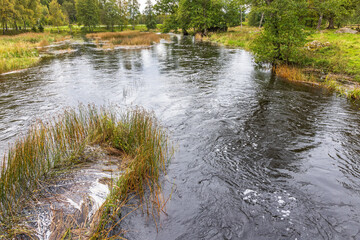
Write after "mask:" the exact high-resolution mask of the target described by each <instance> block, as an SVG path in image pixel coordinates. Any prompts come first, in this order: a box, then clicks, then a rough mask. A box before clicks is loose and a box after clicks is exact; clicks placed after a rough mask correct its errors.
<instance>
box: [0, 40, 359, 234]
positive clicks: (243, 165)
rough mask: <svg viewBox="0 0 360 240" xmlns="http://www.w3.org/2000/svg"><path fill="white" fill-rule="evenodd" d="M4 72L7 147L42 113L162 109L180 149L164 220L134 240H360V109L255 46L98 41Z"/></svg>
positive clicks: (144, 223)
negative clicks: (259, 65) (107, 45)
mask: <svg viewBox="0 0 360 240" xmlns="http://www.w3.org/2000/svg"><path fill="white" fill-rule="evenodd" d="M76 47H77V48H78V49H79V51H77V52H75V53H72V54H68V55H64V56H59V57H56V58H53V59H48V60H45V61H43V63H42V64H41V65H40V66H38V67H35V68H33V69H30V70H28V71H26V72H23V73H16V74H12V75H6V76H0V107H1V111H0V149H1V150H0V152H1V153H4V152H5V149H6V147H7V144H8V143H9V142H12V141H14V139H15V138H16V137H18V136H19V135H20V134H22V133H23V132H24V131H25V130H26V129H27V127H28V125H29V124H30V123H31V122H32V121H33V120H34V119H36V118H45V117H49V116H51V115H52V114H54V113H56V112H58V111H59V110H60V109H62V108H64V107H66V106H76V105H77V104H78V102H83V103H96V104H106V103H109V102H111V103H116V104H119V105H120V106H124V107H126V106H134V105H140V106H143V107H145V108H146V109H149V110H153V111H154V112H155V113H156V115H157V116H158V118H159V120H160V121H161V122H162V123H163V124H164V126H166V127H167V128H168V129H169V131H170V133H171V137H172V140H174V141H175V142H176V143H177V145H178V151H177V153H176V155H175V157H174V159H173V160H172V163H171V165H170V166H169V171H168V174H167V176H165V177H164V191H165V194H167V195H170V193H172V199H171V200H170V201H169V202H168V205H167V214H166V215H164V216H162V217H161V219H160V224H161V228H160V229H159V232H156V228H155V224H154V223H153V222H152V221H150V220H147V219H146V218H144V217H143V215H142V213H141V212H139V213H135V214H132V215H131V216H129V217H128V218H127V219H126V220H125V221H124V222H123V227H124V228H125V229H126V230H129V232H128V233H127V237H128V238H129V239H296V238H297V239H360V234H359V231H360V226H359V224H358V223H359V221H360V198H359V193H360V167H359V166H360V158H359V156H360V140H359V139H360V138H359V137H360V128H359V127H360V126H359V125H360V113H359V111H358V108H359V107H358V106H356V105H353V104H350V103H349V102H347V101H346V100H345V99H342V98H337V97H336V96H334V95H333V94H331V93H328V92H326V91H325V90H324V89H318V88H311V87H306V86H301V85H295V84H292V83H288V82H286V81H283V80H281V79H277V78H276V77H274V76H271V74H270V73H269V72H267V71H261V70H258V69H256V68H255V66H254V64H253V62H252V57H251V55H250V54H249V53H247V52H245V51H242V50H237V49H225V48H222V47H217V46H212V45H209V44H204V43H202V44H197V43H195V42H194V41H193V39H191V38H180V37H179V36H174V37H173V41H172V43H162V44H159V45H156V46H154V47H152V48H150V49H132V50H129V49H128V50H126V49H121V50H116V51H109V52H104V51H101V50H98V49H96V48H95V46H92V45H87V44H84V45H77V46H76Z"/></svg>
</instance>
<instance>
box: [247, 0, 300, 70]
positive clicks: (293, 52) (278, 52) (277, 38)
mask: <svg viewBox="0 0 360 240" xmlns="http://www.w3.org/2000/svg"><path fill="white" fill-rule="evenodd" d="M303 3H304V2H303V1H296V0H274V1H273V2H271V4H269V5H268V6H267V8H266V9H264V10H265V16H266V19H267V21H266V24H265V28H264V30H263V31H262V33H261V35H260V36H259V38H257V39H256V40H255V42H254V45H253V51H254V53H255V58H256V61H257V62H259V63H271V64H273V65H277V64H280V63H287V64H289V63H293V62H296V61H297V60H298V59H297V58H298V53H299V47H302V46H303V44H304V42H305V33H304V31H303V26H304V24H303V22H302V21H301V13H302V11H301V9H304V4H303Z"/></svg>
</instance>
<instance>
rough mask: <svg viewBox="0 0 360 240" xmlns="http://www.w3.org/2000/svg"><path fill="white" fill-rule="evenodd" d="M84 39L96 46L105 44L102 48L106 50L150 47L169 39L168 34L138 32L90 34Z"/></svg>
mask: <svg viewBox="0 0 360 240" xmlns="http://www.w3.org/2000/svg"><path fill="white" fill-rule="evenodd" d="M86 37H87V38H89V39H93V40H95V42H96V43H97V44H99V43H100V42H105V43H106V44H105V45H104V47H106V48H109V47H110V48H111V47H112V48H113V47H114V46H150V45H152V44H154V43H159V42H160V40H161V39H167V40H169V39H170V36H169V35H168V34H156V33H152V32H140V31H124V32H104V33H91V34H87V35H86Z"/></svg>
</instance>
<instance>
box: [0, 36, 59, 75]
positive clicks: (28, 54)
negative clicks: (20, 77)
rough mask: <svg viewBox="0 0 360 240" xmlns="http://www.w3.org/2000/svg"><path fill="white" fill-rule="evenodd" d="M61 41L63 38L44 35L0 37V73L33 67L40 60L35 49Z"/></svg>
mask: <svg viewBox="0 0 360 240" xmlns="http://www.w3.org/2000/svg"><path fill="white" fill-rule="evenodd" d="M63 39H64V36H61V35H54V34H46V33H24V34H20V35H16V36H0V73H5V72H9V71H14V70H20V69H24V68H28V67H31V66H33V65H34V64H36V63H37V62H39V60H40V57H39V51H38V50H37V47H44V46H46V45H48V44H50V43H52V42H56V41H61V40H63Z"/></svg>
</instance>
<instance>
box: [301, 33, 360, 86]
mask: <svg viewBox="0 0 360 240" xmlns="http://www.w3.org/2000/svg"><path fill="white" fill-rule="evenodd" d="M313 40H317V41H320V42H323V43H324V42H329V43H330V46H328V47H324V48H321V49H318V50H315V51H306V52H305V54H306V56H307V57H308V59H309V63H308V64H307V65H309V66H311V67H314V68H319V69H323V70H325V71H329V72H334V73H341V74H347V75H350V76H353V77H354V79H355V80H358V81H360V35H359V34H337V33H335V31H334V30H325V31H322V32H321V33H313V34H311V35H310V36H309V38H308V41H309V42H310V41H313Z"/></svg>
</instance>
